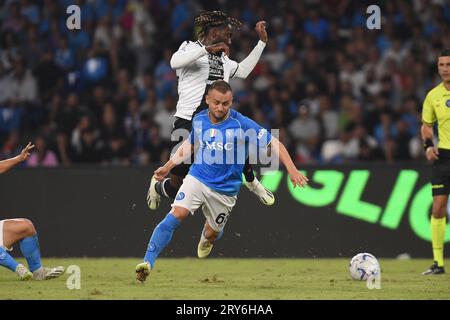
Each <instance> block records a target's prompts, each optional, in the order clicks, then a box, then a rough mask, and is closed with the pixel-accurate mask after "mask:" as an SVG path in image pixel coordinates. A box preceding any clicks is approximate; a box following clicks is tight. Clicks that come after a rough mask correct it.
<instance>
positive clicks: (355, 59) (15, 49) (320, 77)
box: [0, 0, 450, 166]
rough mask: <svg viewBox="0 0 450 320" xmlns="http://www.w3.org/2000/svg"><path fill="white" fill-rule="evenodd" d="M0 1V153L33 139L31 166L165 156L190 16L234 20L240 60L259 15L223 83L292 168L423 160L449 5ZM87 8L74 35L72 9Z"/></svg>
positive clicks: (431, 0)
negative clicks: (259, 52)
mask: <svg viewBox="0 0 450 320" xmlns="http://www.w3.org/2000/svg"><path fill="white" fill-rule="evenodd" d="M377 3H378V4H379V5H380V6H381V13H382V23H381V27H382V28H381V30H369V29H367V27H366V19H367V17H368V15H367V14H366V8H367V6H368V5H370V4H371V3H370V2H368V1H351V0H328V1H318V0H305V1H286V0H284V1H283V0H281V1H271V0H248V1H222V0H217V1H209V0H198V1H193V0H191V1H187V0H140V1H138V0H128V1H127V0H95V1H86V0H78V1H68V0H40V1H31V0H20V1H12V0H0V158H2V159H3V158H7V157H11V156H13V155H15V154H17V152H18V150H19V149H20V147H21V146H23V145H24V144H25V143H26V142H27V141H28V140H31V141H33V142H34V143H35V144H36V152H34V153H33V154H32V156H31V157H30V159H29V160H28V162H27V164H26V165H28V166H71V165H74V164H78V163H99V164H104V165H124V166H128V165H146V164H148V163H150V162H163V161H165V160H166V159H167V158H168V156H169V150H168V145H169V143H168V142H169V139H170V131H171V128H172V122H173V117H172V116H173V114H174V111H175V107H176V102H177V77H176V74H175V72H174V70H172V69H171V68H170V57H171V55H172V53H173V52H174V51H175V50H176V49H177V48H178V47H179V45H180V44H181V43H182V42H183V41H184V40H195V30H194V29H193V20H194V17H195V16H196V15H197V14H198V13H199V12H200V10H201V9H207V10H215V9H219V10H222V11H225V12H227V13H228V14H229V15H230V16H233V17H236V18H239V19H240V20H241V21H242V22H243V27H242V28H241V30H240V31H239V32H238V33H236V34H235V35H234V37H233V45H232V48H231V54H230V56H231V58H232V59H234V60H236V61H241V60H242V59H243V58H244V57H245V56H246V55H247V54H248V52H250V51H251V49H252V48H253V46H254V45H255V44H256V42H257V39H258V38H257V34H256V32H255V30H254V26H255V23H256V22H257V21H259V20H266V21H267V23H268V33H269V42H268V45H267V47H266V49H265V51H264V53H263V56H262V58H261V60H260V62H259V63H258V65H257V66H256V68H255V70H254V71H253V72H252V74H251V75H250V76H249V77H248V78H247V79H245V80H238V79H233V80H232V81H231V82H230V83H231V85H232V87H233V90H234V94H235V102H236V103H235V108H237V109H238V110H239V111H240V112H242V113H244V114H245V115H248V116H250V117H251V118H253V119H254V120H255V121H257V122H258V123H260V124H262V125H263V126H264V127H266V128H268V129H270V128H272V129H280V138H281V141H282V142H284V143H285V145H287V146H288V148H289V151H290V152H291V154H292V155H295V159H296V161H298V162H299V163H318V164H321V163H349V162H350V163H353V162H355V161H381V162H397V161H414V160H419V159H420V160H421V159H422V158H423V151H422V143H421V141H420V136H419V134H420V133H419V127H420V120H421V116H420V112H421V108H422V106H421V105H422V101H423V99H424V98H425V94H426V92H427V90H429V89H430V88H432V87H433V86H434V85H436V84H437V83H438V81H439V78H438V75H437V71H436V57H437V55H438V53H439V51H440V50H441V49H443V48H444V47H447V48H448V47H450V3H449V2H448V1H444V0H442V1H440V0H412V1H410V0H389V1H377ZM71 4H77V5H78V6H80V8H81V29H80V30H68V29H67V26H66V19H67V18H68V16H69V14H67V13H66V8H67V7H68V6H69V5H71Z"/></svg>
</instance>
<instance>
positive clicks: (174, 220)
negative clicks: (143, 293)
mask: <svg viewBox="0 0 450 320" xmlns="http://www.w3.org/2000/svg"><path fill="white" fill-rule="evenodd" d="M188 216H189V210H187V209H185V208H182V207H178V206H175V207H174V208H173V210H172V211H171V212H169V213H168V214H167V215H166V217H165V218H164V219H163V220H162V221H161V222H160V223H159V224H158V225H157V226H156V228H155V230H154V231H153V234H152V236H151V238H150V241H149V243H148V247H147V252H146V254H145V257H144V262H142V263H139V264H138V265H137V266H136V280H138V281H139V282H141V283H142V282H144V281H145V280H146V279H147V277H148V276H149V274H150V271H151V270H152V269H153V268H154V266H155V260H156V259H157V258H158V256H159V254H160V253H161V251H162V250H163V249H164V248H165V247H166V246H167V245H168V244H169V242H170V240H171V239H172V235H173V232H174V231H175V229H176V228H178V226H179V225H180V223H181V222H182V221H183V220H184V219H186V218H187V217H188Z"/></svg>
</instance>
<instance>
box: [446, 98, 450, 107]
mask: <svg viewBox="0 0 450 320" xmlns="http://www.w3.org/2000/svg"><path fill="white" fill-rule="evenodd" d="M445 105H446V106H447V108H450V99H448V100H447V101H445Z"/></svg>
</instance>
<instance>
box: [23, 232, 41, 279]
mask: <svg viewBox="0 0 450 320" xmlns="http://www.w3.org/2000/svg"><path fill="white" fill-rule="evenodd" d="M20 251H22V254H23V256H24V257H25V259H27V263H28V268H29V269H30V271H31V272H33V271H36V270H37V269H39V268H40V267H41V266H42V265H41V252H40V250H39V241H38V237H37V234H35V235H34V236H31V237H28V238H25V239H22V240H20Z"/></svg>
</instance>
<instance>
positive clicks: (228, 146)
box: [136, 80, 308, 282]
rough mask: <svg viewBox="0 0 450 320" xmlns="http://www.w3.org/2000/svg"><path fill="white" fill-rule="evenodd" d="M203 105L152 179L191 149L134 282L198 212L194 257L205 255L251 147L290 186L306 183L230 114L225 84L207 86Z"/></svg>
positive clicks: (276, 144)
mask: <svg viewBox="0 0 450 320" xmlns="http://www.w3.org/2000/svg"><path fill="white" fill-rule="evenodd" d="M206 103H207V104H208V107H209V108H208V109H207V110H204V111H202V112H200V113H198V114H197V115H196V116H195V117H194V119H193V128H192V131H191V133H190V136H189V139H187V140H186V141H185V142H184V143H183V144H182V145H181V146H180V148H179V149H178V150H177V152H176V153H175V154H174V155H173V156H172V158H171V159H170V160H169V161H168V162H167V163H166V164H165V165H164V166H162V167H160V168H159V169H157V170H156V171H155V178H156V179H157V180H158V181H162V180H163V179H164V178H165V177H166V176H167V174H168V173H169V172H170V170H171V169H172V168H173V167H174V166H176V165H178V164H180V163H181V162H183V161H185V160H187V159H189V158H190V157H191V154H192V152H194V151H195V150H196V151H195V157H194V163H193V164H192V165H191V167H190V170H189V173H188V175H187V176H186V177H185V179H184V180H183V184H182V186H181V187H180V189H179V191H178V193H177V195H176V197H175V200H174V202H173V204H172V210H171V211H170V212H169V213H168V214H167V215H166V217H165V218H164V219H163V220H162V221H161V222H160V223H159V224H158V226H157V227H156V228H155V230H154V231H153V234H152V236H151V238H150V241H149V244H148V248H147V252H146V254H145V257H144V262H143V263H140V264H138V265H137V266H136V279H137V280H138V281H140V282H144V281H145V280H146V278H147V276H148V275H149V274H150V271H151V270H152V269H153V268H154V266H155V260H156V259H157V257H158V255H159V254H160V253H161V251H162V250H163V249H164V248H165V247H166V246H167V244H168V243H169V242H170V240H171V238H172V235H173V232H174V231H175V229H176V228H177V227H178V226H179V225H180V223H181V222H182V221H184V220H185V219H186V218H187V217H188V216H189V214H194V212H195V211H196V210H197V209H199V208H200V207H202V209H203V214H204V216H205V218H206V222H205V225H204V228H203V231H202V235H201V238H200V241H199V244H198V250H197V253H198V257H199V258H205V257H207V256H208V255H209V253H210V252H211V249H212V246H213V242H214V241H215V240H218V239H220V237H221V236H222V234H223V229H224V226H225V224H226V222H227V220H228V217H229V215H230V212H231V210H232V209H233V207H234V205H235V203H236V199H237V194H238V193H239V189H240V187H241V185H242V169H243V167H244V164H245V159H247V157H248V154H249V150H250V148H251V147H252V146H253V147H256V148H257V150H267V149H269V148H270V150H271V152H272V153H273V154H274V155H275V157H277V158H278V157H279V159H280V160H281V162H282V163H283V164H284V165H285V167H286V169H287V171H288V173H289V176H290V180H291V182H292V183H293V185H294V187H296V186H305V185H306V184H307V182H308V179H307V178H306V177H305V176H304V175H302V174H301V173H300V172H298V170H297V168H296V167H295V165H294V163H293V161H292V159H291V157H290V156H289V153H288V151H287V150H286V148H285V147H284V145H283V144H282V143H281V142H280V141H279V140H278V139H276V138H275V137H273V136H272V135H271V134H270V133H269V132H268V131H267V130H266V129H264V128H262V127H261V126H259V125H258V124H257V123H256V122H254V121H253V120H251V119H249V118H247V117H245V116H243V115H242V114H240V113H239V112H237V111H235V110H232V109H230V108H231V106H232V103H233V94H232V91H231V87H230V85H229V84H228V83H227V82H225V81H223V80H217V81H215V82H213V83H212V85H211V87H210V88H209V90H208V94H207V96H206ZM252 132H254V133H255V134H254V135H252V134H251V133H252ZM230 160H231V161H230Z"/></svg>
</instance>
